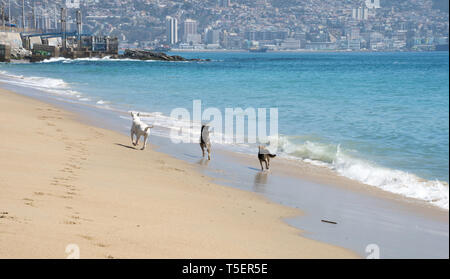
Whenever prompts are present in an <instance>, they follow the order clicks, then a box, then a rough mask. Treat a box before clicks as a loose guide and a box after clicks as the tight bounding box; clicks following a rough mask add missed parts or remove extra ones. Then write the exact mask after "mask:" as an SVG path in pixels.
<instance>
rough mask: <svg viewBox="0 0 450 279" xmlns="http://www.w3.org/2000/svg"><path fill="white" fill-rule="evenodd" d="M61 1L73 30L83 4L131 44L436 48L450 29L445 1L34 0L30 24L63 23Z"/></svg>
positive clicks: (16, 19)
mask: <svg viewBox="0 0 450 279" xmlns="http://www.w3.org/2000/svg"><path fill="white" fill-rule="evenodd" d="M11 2H12V4H11V9H10V11H9V7H8V6H6V7H5V11H8V12H11V21H10V22H11V23H13V24H17V25H19V26H20V25H22V23H21V16H22V11H21V1H20V0H11ZM3 4H5V2H4V1H3ZM61 7H67V8H68V9H69V11H68V21H67V22H68V30H75V29H76V24H75V11H71V10H76V9H81V11H82V14H83V24H84V30H85V32H89V33H93V34H97V35H100V34H101V35H108V36H117V37H118V38H119V40H120V43H121V45H122V46H124V47H140V48H151V47H155V46H160V45H169V46H171V47H173V48H181V49H208V48H209V49H211V48H213V49H214V48H216V49H249V48H254V47H266V48H268V49H273V50H296V49H305V50H356V51H358V50H433V49H435V48H436V46H437V45H446V44H448V33H449V31H448V30H449V24H448V2H447V1H442V0H434V1H433V0H410V1H395V0H349V1H338V0H284V1H282V0H231V1H230V0H185V1H184V0H183V1H182V0H177V1H169V0H117V1H113V2H111V1H95V0H56V1H50V0H40V1H33V0H28V1H25V25H26V27H36V28H39V29H43V30H55V29H58V28H59V26H60V23H59V13H60V8H61ZM33 11H34V12H33ZM169 18H170V20H169Z"/></svg>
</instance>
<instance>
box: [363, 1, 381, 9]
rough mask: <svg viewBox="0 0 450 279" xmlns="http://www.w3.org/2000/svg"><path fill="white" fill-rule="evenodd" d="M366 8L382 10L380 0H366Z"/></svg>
mask: <svg viewBox="0 0 450 279" xmlns="http://www.w3.org/2000/svg"><path fill="white" fill-rule="evenodd" d="M366 7H367V8H368V9H379V8H381V5H380V0H366Z"/></svg>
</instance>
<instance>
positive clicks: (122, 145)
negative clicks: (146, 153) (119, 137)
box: [115, 143, 137, 150]
mask: <svg viewBox="0 0 450 279" xmlns="http://www.w3.org/2000/svg"><path fill="white" fill-rule="evenodd" d="M115 145H118V146H121V147H124V148H128V149H133V150H137V149H136V147H134V146H130V145H125V144H121V143H115Z"/></svg>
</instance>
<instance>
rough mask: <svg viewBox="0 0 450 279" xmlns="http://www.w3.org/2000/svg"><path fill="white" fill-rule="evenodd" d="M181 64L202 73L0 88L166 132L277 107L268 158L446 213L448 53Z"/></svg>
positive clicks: (45, 77)
mask: <svg viewBox="0 0 450 279" xmlns="http://www.w3.org/2000/svg"><path fill="white" fill-rule="evenodd" d="M181 55H183V56H185V57H192V58H194V57H195V58H209V59H211V60H212V61H211V62H154V61H149V62H145V61H133V60H110V59H77V60H68V59H53V60H49V61H45V62H43V63H37V64H0V82H5V83H11V84H16V85H20V86H25V87H33V88H39V89H41V90H42V91H43V94H48V95H51V96H55V97H56V98H69V99H71V100H73V101H76V102H80V103H86V104H91V105H95V106H98V107H99V108H102V109H114V110H118V111H130V110H134V111H141V112H146V113H148V117H145V118H144V119H145V121H147V122H149V123H152V124H154V125H155V126H159V127H165V128H168V129H170V128H171V127H172V128H173V127H176V126H177V127H178V126H179V123H177V120H176V119H172V118H170V117H169V115H170V112H171V111H172V109H174V108H177V107H181V108H187V109H188V110H192V102H193V100H201V101H202V105H203V108H206V107H216V108H218V109H220V110H221V111H224V110H225V108H228V107H230V108H236V107H241V108H243V109H245V108H247V107H254V108H270V107H277V108H278V114H279V116H278V117H279V123H278V125H279V133H280V136H279V143H278V154H279V155H280V156H282V157H286V158H288V159H292V160H303V161H306V162H309V163H312V164H316V165H321V166H324V167H328V168H331V169H333V170H334V171H335V172H336V173H337V174H339V175H343V176H346V177H349V178H351V179H355V180H358V181H360V182H363V183H366V184H368V185H372V186H375V187H379V188H381V189H384V190H386V191H390V192H394V193H398V194H402V195H404V196H407V197H412V198H417V199H421V200H425V201H428V202H430V203H431V204H433V205H436V206H439V207H441V208H444V209H447V210H448V197H449V189H448V181H449V159H448V156H449V54H448V52H427V53H183V54H181ZM196 125H198V123H196ZM197 130H198V129H196V130H195V131H197ZM161 131H162V130H161ZM160 135H163V136H168V133H164V132H160ZM194 135H195V136H196V137H197V136H198V134H196V133H194ZM228 147H229V148H230V149H231V150H234V151H239V152H248V153H254V152H255V150H256V149H255V148H256V147H255V145H254V144H241V145H233V144H230V145H229V146H228Z"/></svg>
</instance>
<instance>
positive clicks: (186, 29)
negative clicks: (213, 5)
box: [183, 19, 201, 43]
mask: <svg viewBox="0 0 450 279" xmlns="http://www.w3.org/2000/svg"><path fill="white" fill-rule="evenodd" d="M197 29H198V23H197V21H196V20H193V19H186V20H185V21H184V23H183V42H185V43H189V42H191V41H193V42H194V43H196V42H197V39H198V38H199V36H200V35H199V34H198V32H197ZM200 41H201V36H200Z"/></svg>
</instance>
